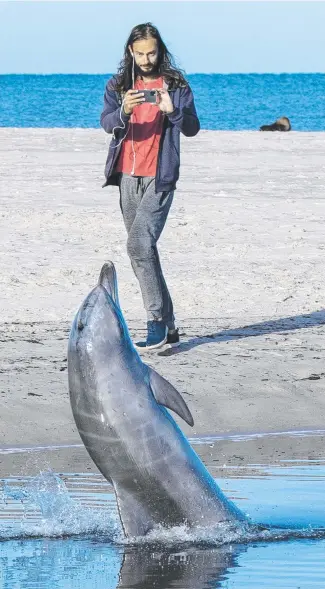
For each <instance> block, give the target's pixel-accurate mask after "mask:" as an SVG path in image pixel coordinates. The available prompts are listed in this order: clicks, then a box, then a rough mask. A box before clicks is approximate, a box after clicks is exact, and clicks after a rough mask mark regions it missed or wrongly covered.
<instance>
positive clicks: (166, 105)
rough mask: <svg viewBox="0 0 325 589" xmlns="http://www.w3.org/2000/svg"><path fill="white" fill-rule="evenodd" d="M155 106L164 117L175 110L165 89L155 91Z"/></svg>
mask: <svg viewBox="0 0 325 589" xmlns="http://www.w3.org/2000/svg"><path fill="white" fill-rule="evenodd" d="M157 104H158V107H159V108H160V110H161V111H162V112H163V113H165V114H166V115H170V114H171V113H172V112H173V111H174V110H175V107H174V105H173V103H172V101H171V98H170V96H169V94H168V91H167V90H166V89H165V88H160V89H159V90H157Z"/></svg>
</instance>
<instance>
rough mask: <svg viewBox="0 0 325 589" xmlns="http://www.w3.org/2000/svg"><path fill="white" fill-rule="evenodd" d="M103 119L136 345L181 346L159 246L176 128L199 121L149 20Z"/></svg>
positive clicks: (186, 129)
mask: <svg viewBox="0 0 325 589" xmlns="http://www.w3.org/2000/svg"><path fill="white" fill-rule="evenodd" d="M143 90H155V91H156V98H155V100H156V102H155V103H150V102H146V101H145V97H144V92H143ZM100 124H101V126H102V127H103V129H104V130H105V131H106V132H107V133H113V138H112V141H111V144H110V148H109V152H108V157H107V161H106V166H105V177H106V182H105V184H104V186H107V185H109V184H110V185H117V186H119V190H120V208H121V211H122V215H123V219H124V224H125V227H126V230H127V233H128V240H127V252H128V255H129V257H130V260H131V265H132V268H133V271H134V273H135V275H136V277H137V279H138V281H139V284H140V288H141V292H142V298H143V302H144V307H145V309H146V312H147V338H146V340H145V341H143V342H141V341H140V342H137V343H136V344H135V345H136V347H137V348H138V349H154V348H159V347H161V346H163V345H164V344H165V343H166V342H167V343H170V344H172V343H178V341H179V334H178V330H177V329H176V328H175V317H174V311H173V303H172V300H171V297H170V294H169V292H168V288H167V285H166V282H165V279H164V276H163V273H162V269H161V265H160V261H159V255H158V250H157V246H156V244H157V241H158V239H159V237H160V235H161V232H162V230H163V228H164V226H165V223H166V219H167V216H168V213H169V210H170V207H171V204H172V200H173V195H174V190H175V188H176V183H177V180H178V178H179V166H180V155H179V152H180V132H182V133H183V134H184V135H186V136H187V137H193V136H194V135H196V134H197V133H198V131H199V129H200V123H199V120H198V117H197V114H196V109H195V105H194V99H193V94H192V91H191V89H190V87H189V85H188V83H187V82H186V80H185V78H184V77H183V75H182V74H181V72H180V71H179V70H178V69H176V68H175V67H174V66H173V64H172V56H171V54H170V53H169V51H168V50H167V47H166V45H165V44H164V42H163V40H162V38H161V36H160V34H159V32H158V30H157V29H156V27H154V26H153V25H152V24H151V23H145V24H141V25H138V26H136V27H134V28H133V29H132V31H131V33H130V36H129V38H128V40H127V42H126V44H125V48H124V58H123V59H122V61H121V64H120V67H119V70H118V73H117V75H116V76H114V77H113V78H111V79H110V80H109V81H108V83H107V85H106V90H105V95H104V109H103V112H102V114H101V118H100Z"/></svg>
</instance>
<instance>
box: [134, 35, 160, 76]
mask: <svg viewBox="0 0 325 589" xmlns="http://www.w3.org/2000/svg"><path fill="white" fill-rule="evenodd" d="M130 49H131V51H132V52H133V54H134V60H135V63H136V65H137V66H138V68H139V70H140V72H141V75H142V76H152V74H153V73H155V70H156V66H157V63H158V44H157V41H156V39H143V40H141V41H135V42H134V43H133V46H132V47H130Z"/></svg>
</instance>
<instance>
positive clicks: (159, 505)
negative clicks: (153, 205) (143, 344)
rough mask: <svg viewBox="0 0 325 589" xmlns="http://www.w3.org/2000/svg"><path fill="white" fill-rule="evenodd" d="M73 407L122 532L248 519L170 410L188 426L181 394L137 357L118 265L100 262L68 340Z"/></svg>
mask: <svg viewBox="0 0 325 589" xmlns="http://www.w3.org/2000/svg"><path fill="white" fill-rule="evenodd" d="M68 381H69V396H70V404H71V409H72V413H73V416H74V420H75V423H76V426H77V428H78V431H79V434H80V436H81V439H82V441H83V443H84V445H85V447H86V449H87V451H88V453H89V455H90V457H91V458H92V460H93V462H94V463H95V464H96V466H97V468H98V469H99V471H100V472H101V473H102V474H103V476H104V477H105V478H106V480H107V481H109V482H110V483H111V484H112V486H113V488H114V492H115V495H116V500H117V506H118V512H119V516H120V520H121V524H122V528H123V531H124V534H125V536H126V537H138V536H144V535H146V534H147V533H148V532H150V531H151V530H152V529H154V528H155V527H156V526H157V525H161V526H163V527H173V526H179V525H187V526H188V527H211V526H214V525H216V524H219V523H220V522H231V523H234V522H240V521H241V522H246V521H247V518H246V516H245V515H244V514H243V513H242V512H241V511H240V510H239V509H238V508H237V506H236V505H235V504H234V503H232V501H230V500H228V499H227V498H226V496H225V495H224V494H223V493H222V491H221V489H220V488H219V487H218V485H217V484H216V482H215V480H214V479H213V477H212V476H211V475H210V473H209V472H208V470H207V469H206V467H205V466H204V464H203V462H202V461H201V459H200V458H199V457H198V455H197V454H196V453H195V451H194V450H193V448H192V447H191V445H190V444H189V442H188V440H187V438H186V437H185V435H184V434H183V433H182V431H181V429H180V427H179V426H178V425H177V424H176V422H175V421H174V419H173V417H172V415H171V414H170V412H169V411H168V409H169V410H171V411H173V412H175V413H176V414H177V415H178V416H179V417H181V418H182V419H184V421H185V422H186V423H188V424H189V425H190V426H193V424H194V422H193V417H192V415H191V412H190V410H189V408H188V406H187V404H186V403H185V401H184V399H183V398H182V396H181V395H180V393H179V392H178V391H177V390H176V389H175V388H174V386H173V385H172V384H171V383H170V382H168V381H167V380H166V379H165V378H163V377H162V376H160V375H159V374H158V373H157V372H156V371H155V370H154V369H153V368H151V367H149V366H147V365H146V364H145V363H143V362H142V360H141V358H140V356H139V354H138V352H137V351H136V349H135V347H134V346H133V343H132V341H131V338H130V335H129V331H128V328H127V325H126V323H125V320H124V318H123V315H122V311H121V308H120V304H119V298H118V288H117V279H116V270H115V266H114V264H113V263H112V262H108V263H106V264H104V265H103V267H102V269H101V272H100V276H99V280H98V284H97V285H96V286H95V288H93V289H92V290H91V292H90V293H89V294H88V296H87V297H86V299H85V300H84V302H83V303H82V304H81V306H80V308H79V310H78V312H77V313H76V316H75V318H74V321H73V324H72V327H71V331H70V336H69V343H68Z"/></svg>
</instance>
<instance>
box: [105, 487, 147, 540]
mask: <svg viewBox="0 0 325 589" xmlns="http://www.w3.org/2000/svg"><path fill="white" fill-rule="evenodd" d="M114 490H115V495H116V500H117V507H118V511H119V516H120V520H121V524H122V527H123V530H124V533H125V535H126V536H128V537H129V538H136V537H138V536H145V535H146V534H147V533H148V532H149V531H150V530H152V528H153V527H154V525H155V522H154V521H153V520H152V518H151V517H150V515H149V514H148V513H147V511H146V509H145V507H144V506H143V505H142V504H141V503H140V502H139V501H137V498H136V495H134V494H133V493H132V492H131V491H128V490H126V489H124V488H123V487H121V486H119V485H118V484H116V483H114Z"/></svg>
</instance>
